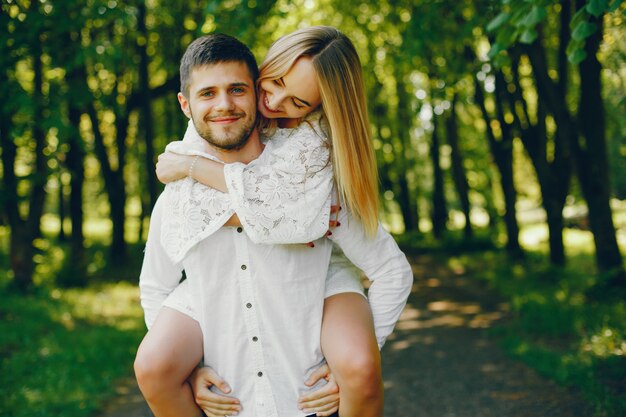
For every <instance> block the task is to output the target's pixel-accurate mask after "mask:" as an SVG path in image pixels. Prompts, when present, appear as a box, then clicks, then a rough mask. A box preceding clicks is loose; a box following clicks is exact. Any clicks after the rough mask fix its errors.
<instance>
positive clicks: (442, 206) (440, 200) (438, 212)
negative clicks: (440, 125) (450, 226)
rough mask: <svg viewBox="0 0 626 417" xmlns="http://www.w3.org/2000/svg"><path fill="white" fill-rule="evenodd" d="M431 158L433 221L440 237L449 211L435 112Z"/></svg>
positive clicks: (435, 231) (436, 235)
mask: <svg viewBox="0 0 626 417" xmlns="http://www.w3.org/2000/svg"><path fill="white" fill-rule="evenodd" d="M430 160H431V162H432V165H433V209H432V217H431V218H432V223H433V235H434V236H435V238H437V239H440V238H441V237H443V233H444V231H445V230H446V222H447V220H448V212H447V209H446V199H445V194H444V188H443V170H442V169H441V163H440V151H439V134H438V129H437V117H436V116H435V115H434V113H433V133H432V139H431V144H430Z"/></svg>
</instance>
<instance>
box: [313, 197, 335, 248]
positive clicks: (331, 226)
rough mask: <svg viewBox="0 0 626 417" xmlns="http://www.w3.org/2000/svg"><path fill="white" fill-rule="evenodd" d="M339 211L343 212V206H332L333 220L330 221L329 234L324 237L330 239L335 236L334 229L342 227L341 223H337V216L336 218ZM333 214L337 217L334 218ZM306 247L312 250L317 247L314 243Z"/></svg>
mask: <svg viewBox="0 0 626 417" xmlns="http://www.w3.org/2000/svg"><path fill="white" fill-rule="evenodd" d="M339 210H341V206H330V214H331V218H330V220H329V221H328V232H326V234H325V235H324V237H328V236H330V235H332V234H333V232H332V230H331V229H334V228H335V227H338V226H341V223H339V221H337V216H336V214H337V213H339ZM333 214H335V216H333ZM305 245H307V246H308V247H310V248H314V247H315V244H314V243H313V242H309V243H305Z"/></svg>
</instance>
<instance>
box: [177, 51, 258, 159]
mask: <svg viewBox="0 0 626 417" xmlns="http://www.w3.org/2000/svg"><path fill="white" fill-rule="evenodd" d="M178 101H179V102H180V107H181V109H182V110H183V113H185V115H186V116H187V117H190V118H191V120H192V121H193V124H194V126H195V127H196V130H197V131H198V133H199V134H200V136H202V137H203V138H204V139H205V140H206V141H207V142H208V143H209V144H210V145H212V146H214V147H215V148H218V149H221V150H238V149H241V148H242V147H243V146H244V145H245V144H246V141H247V140H248V136H249V135H250V133H251V132H252V130H253V129H254V127H255V122H256V113H257V109H256V95H255V88H254V82H253V81H252V77H251V76H250V72H249V71H248V67H247V66H246V64H245V63H243V62H222V63H218V64H213V65H205V66H202V67H198V68H195V69H194V70H193V71H192V73H191V82H190V85H189V97H185V96H184V95H183V94H181V93H179V94H178Z"/></svg>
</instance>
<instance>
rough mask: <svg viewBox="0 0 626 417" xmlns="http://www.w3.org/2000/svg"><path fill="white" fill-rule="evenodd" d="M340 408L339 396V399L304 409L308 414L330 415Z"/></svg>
mask: <svg viewBox="0 0 626 417" xmlns="http://www.w3.org/2000/svg"><path fill="white" fill-rule="evenodd" d="M338 409H339V398H337V400H335V401H332V402H329V403H327V404H322V405H320V406H315V407H304V408H303V409H302V411H304V412H305V413H308V414H313V413H315V414H317V415H318V416H329V415H331V414H332V413H334V412H335V411H337V410H338Z"/></svg>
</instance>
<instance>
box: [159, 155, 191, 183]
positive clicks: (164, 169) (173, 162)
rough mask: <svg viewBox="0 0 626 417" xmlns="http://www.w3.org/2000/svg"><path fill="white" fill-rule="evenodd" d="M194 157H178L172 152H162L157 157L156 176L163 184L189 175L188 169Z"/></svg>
mask: <svg viewBox="0 0 626 417" xmlns="http://www.w3.org/2000/svg"><path fill="white" fill-rule="evenodd" d="M195 158H196V157H195V156H189V155H179V154H177V153H173V152H164V153H162V154H161V155H159V159H158V162H157V164H156V175H157V178H158V179H159V181H161V182H162V183H163V184H167V183H168V182H172V181H176V180H179V179H181V178H184V177H186V176H187V175H189V167H190V166H191V164H192V163H193V161H194V159H195Z"/></svg>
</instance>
